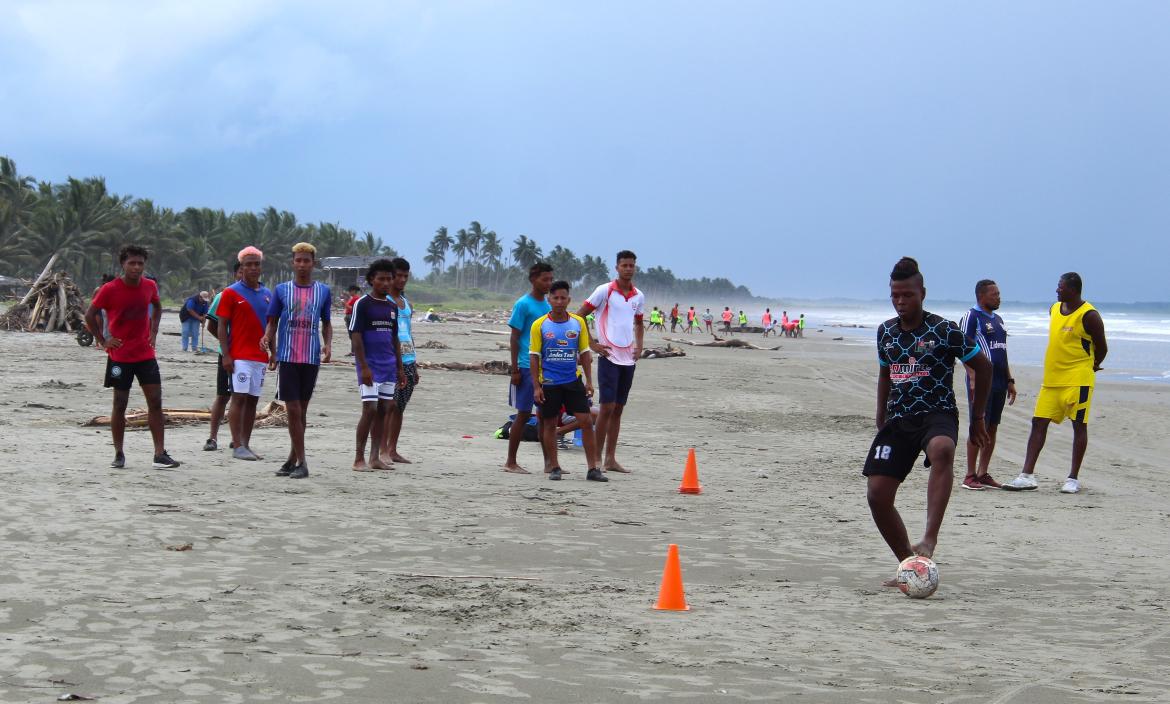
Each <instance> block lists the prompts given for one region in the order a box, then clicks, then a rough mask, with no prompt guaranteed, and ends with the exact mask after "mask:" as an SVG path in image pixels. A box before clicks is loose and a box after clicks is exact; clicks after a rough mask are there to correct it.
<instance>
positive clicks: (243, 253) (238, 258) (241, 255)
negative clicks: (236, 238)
mask: <svg viewBox="0 0 1170 704" xmlns="http://www.w3.org/2000/svg"><path fill="white" fill-rule="evenodd" d="M253 254H255V255H256V256H257V257H260V258H261V259H263V258H264V252H261V251H260V250H259V249H256V248H255V247H253V246H252V245H248V246H247V247H244V248H243V249H241V250H240V253H239V254H237V255H236V261H240V262H242V261H244V257H247V256H250V255H253Z"/></svg>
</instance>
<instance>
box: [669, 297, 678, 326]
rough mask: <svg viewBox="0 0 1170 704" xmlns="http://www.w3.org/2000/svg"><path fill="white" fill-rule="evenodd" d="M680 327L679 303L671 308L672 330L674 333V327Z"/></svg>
mask: <svg viewBox="0 0 1170 704" xmlns="http://www.w3.org/2000/svg"><path fill="white" fill-rule="evenodd" d="M677 327H678V304H677V303H675V304H674V308H671V309H670V331H671V332H672V333H673V332H674V329H675V328H677Z"/></svg>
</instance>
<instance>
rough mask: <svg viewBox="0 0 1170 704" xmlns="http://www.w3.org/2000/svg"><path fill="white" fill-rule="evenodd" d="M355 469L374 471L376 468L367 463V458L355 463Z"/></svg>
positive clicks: (356, 470)
mask: <svg viewBox="0 0 1170 704" xmlns="http://www.w3.org/2000/svg"><path fill="white" fill-rule="evenodd" d="M353 471H355V472H372V471H374V470H372V469H370V465H368V464H366V461H365V460H358V461H357V462H354V463H353Z"/></svg>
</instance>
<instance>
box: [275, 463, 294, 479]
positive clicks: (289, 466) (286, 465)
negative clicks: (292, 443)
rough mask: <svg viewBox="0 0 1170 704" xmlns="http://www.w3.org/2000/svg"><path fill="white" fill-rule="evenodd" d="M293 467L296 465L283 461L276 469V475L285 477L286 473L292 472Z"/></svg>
mask: <svg viewBox="0 0 1170 704" xmlns="http://www.w3.org/2000/svg"><path fill="white" fill-rule="evenodd" d="M294 467H296V465H295V464H293V463H292V462H285V463H284V464H282V465H280V469H278V470H276V476H278V477H287V476H288V475H290V474H292V471H293V468H294Z"/></svg>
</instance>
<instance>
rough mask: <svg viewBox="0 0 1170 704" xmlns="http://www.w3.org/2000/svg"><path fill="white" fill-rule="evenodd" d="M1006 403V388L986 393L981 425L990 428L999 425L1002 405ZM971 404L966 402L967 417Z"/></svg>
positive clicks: (1001, 416)
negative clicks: (985, 406) (985, 405)
mask: <svg viewBox="0 0 1170 704" xmlns="http://www.w3.org/2000/svg"><path fill="white" fill-rule="evenodd" d="M1006 405H1007V389H1004V390H1002V391H996V390H995V389H992V390H991V393H989V394H987V408H986V410H984V411H983V425H984V426H986V427H988V428H990V427H992V426H995V425H999V421H1000V419H1001V418H1003V407H1004V406H1006ZM970 410H971V404H970V403H968V404H967V411H968V414H967V415H968V417H970V416H971V415H972V414H971V413H970Z"/></svg>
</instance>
